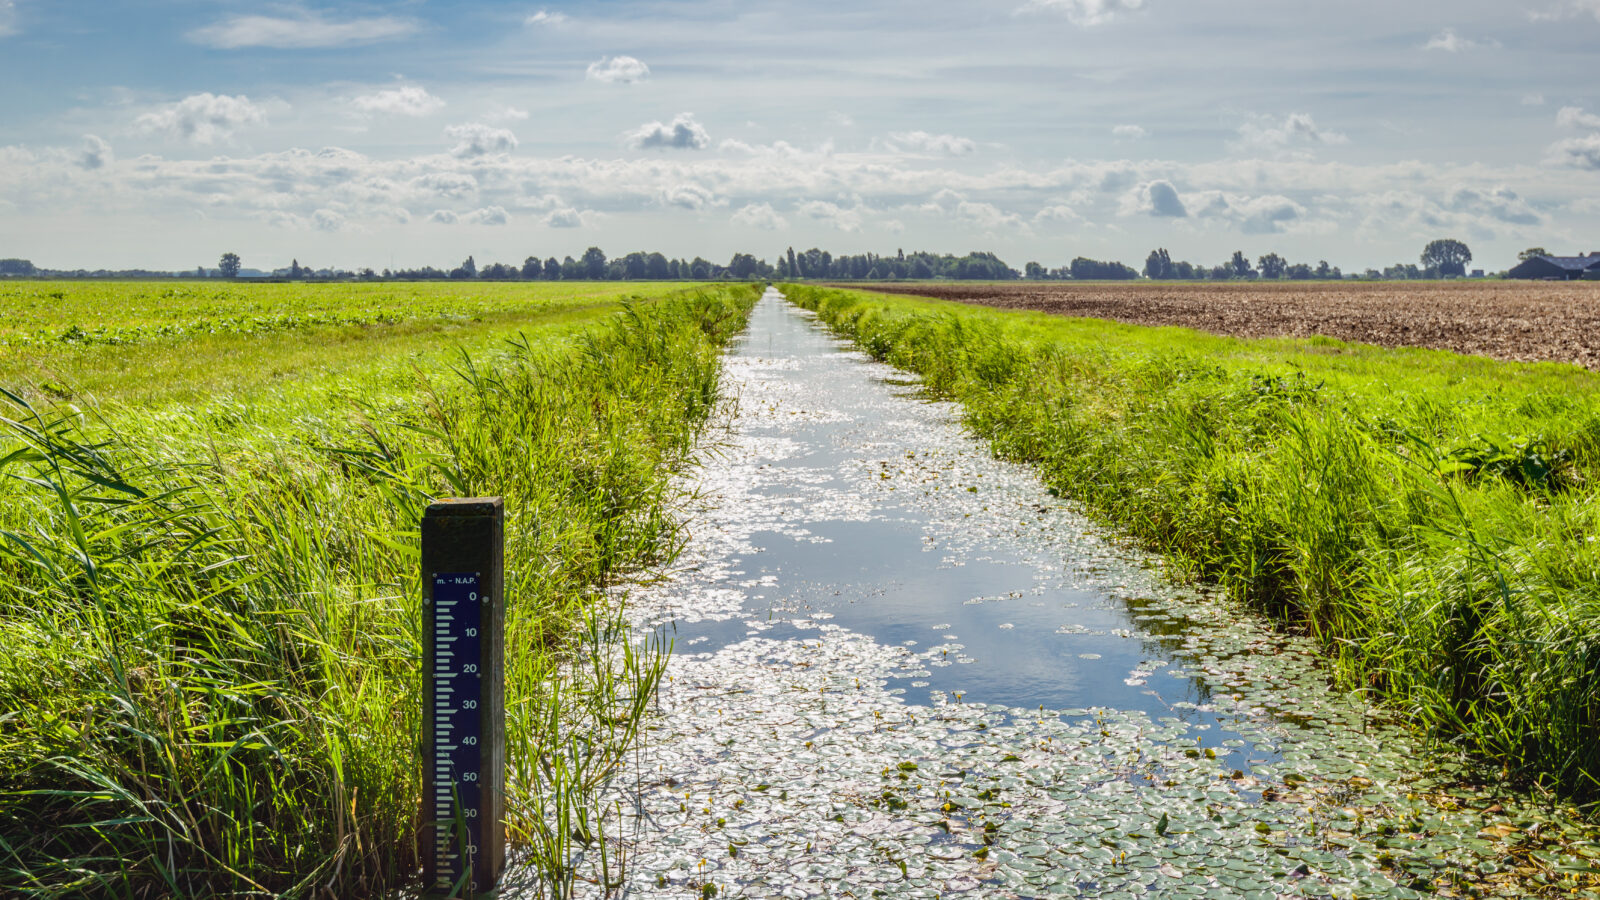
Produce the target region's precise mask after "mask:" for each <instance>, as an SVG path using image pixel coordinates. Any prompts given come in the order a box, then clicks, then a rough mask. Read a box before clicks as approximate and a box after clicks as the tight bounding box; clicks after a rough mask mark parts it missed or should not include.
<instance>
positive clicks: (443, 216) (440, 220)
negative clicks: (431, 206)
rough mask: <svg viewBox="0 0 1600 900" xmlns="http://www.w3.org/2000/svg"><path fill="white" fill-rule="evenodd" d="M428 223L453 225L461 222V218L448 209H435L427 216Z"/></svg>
mask: <svg viewBox="0 0 1600 900" xmlns="http://www.w3.org/2000/svg"><path fill="white" fill-rule="evenodd" d="M428 221H429V222H433V223H435V224H438V225H454V224H456V223H457V222H460V221H461V217H460V216H458V215H456V214H455V213H453V212H451V211H450V210H448V209H436V210H434V211H433V215H431V216H428Z"/></svg>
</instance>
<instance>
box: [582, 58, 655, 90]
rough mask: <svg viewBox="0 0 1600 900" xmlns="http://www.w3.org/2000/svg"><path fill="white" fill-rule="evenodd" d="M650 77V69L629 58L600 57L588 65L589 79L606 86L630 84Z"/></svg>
mask: <svg viewBox="0 0 1600 900" xmlns="http://www.w3.org/2000/svg"><path fill="white" fill-rule="evenodd" d="M649 77H650V67H649V66H647V65H645V64H644V63H642V62H640V61H639V60H637V59H634V58H633V57H631V56H602V57H600V58H599V59H598V60H596V61H594V62H592V63H590V64H589V79H590V80H591V81H603V82H605V83H606V84H632V83H634V82H636V81H645V80H647V79H648V78H649Z"/></svg>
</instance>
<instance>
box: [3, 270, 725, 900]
mask: <svg viewBox="0 0 1600 900" xmlns="http://www.w3.org/2000/svg"><path fill="white" fill-rule="evenodd" d="M755 296H756V292H755V291H754V290H752V289H751V288H749V287H745V286H741V287H730V288H722V289H716V290H711V291H700V292H693V293H688V294H683V295H679V296H676V297H674V298H669V299H662V300H658V301H653V302H636V303H633V304H631V305H629V306H627V307H626V308H625V309H623V310H622V311H621V312H619V313H617V314H614V315H611V316H608V317H605V318H603V319H602V320H600V321H599V322H598V324H594V325H592V326H586V327H582V328H578V329H575V330H567V331H562V332H560V333H559V334H557V335H555V336H554V337H548V336H540V335H537V334H535V335H534V336H533V337H531V338H521V339H519V340H517V341H516V342H515V343H514V344H513V345H511V346H508V347H505V348H503V349H501V350H499V351H496V352H493V353H489V354H478V355H475V356H468V355H466V354H465V353H463V354H462V355H461V356H460V357H459V358H458V359H457V361H456V362H455V364H454V365H453V366H452V367H450V368H448V369H445V368H427V369H418V370H417V371H415V372H414V373H413V375H412V376H411V383H410V387H409V389H407V390H398V391H396V392H395V393H393V394H390V395H386V396H384V397H382V398H379V399H372V398H367V399H365V400H363V399H353V398H352V399H347V400H345V401H343V402H342V404H341V407H340V408H332V409H326V408H324V409H312V408H306V409H302V410H299V414H298V416H297V417H295V419H294V420H293V424H292V426H290V425H285V424H283V423H279V426H278V427H277V428H275V429H274V430H271V431H267V432H265V433H250V431H249V428H250V426H249V419H248V417H246V419H245V422H244V424H240V423H238V422H227V421H226V420H225V419H224V424H221V425H219V419H218V410H214V409H203V408H202V409H195V410H192V411H184V410H182V409H181V408H180V409H177V410H166V411H164V412H163V413H162V414H161V415H160V416H154V415H152V416H149V417H143V418H141V417H140V416H138V415H135V414H132V413H129V412H128V411H125V410H124V411H120V412H119V413H118V414H117V415H115V416H108V417H99V416H97V415H96V413H95V412H94V411H93V410H82V409H78V408H76V407H72V406H67V405H54V406H46V405H42V404H40V403H39V402H38V401H36V400H29V399H26V398H24V397H23V396H22V395H20V394H17V393H12V392H7V393H5V394H4V398H3V402H0V482H3V483H0V895H4V896H19V897H79V896H91V897H152V896H285V897H310V896H339V897H345V896H360V895H370V894H374V893H379V892H382V891H386V890H390V889H394V888H397V887H402V886H404V885H406V884H408V883H410V882H411V881H412V879H414V877H415V876H416V873H417V866H418V859H417V857H416V853H415V832H416V827H417V821H416V817H417V811H418V808H419V797H420V796H421V787H422V786H421V783H420V761H419V748H418V746H417V742H418V737H417V735H418V731H417V727H418V725H417V719H418V716H419V715H420V701H419V699H418V698H419V696H420V694H419V689H420V672H419V667H420V643H419V640H420V638H419V627H418V626H419V596H420V590H421V588H420V586H419V584H418V581H417V578H418V572H417V568H418V565H419V547H418V524H419V521H420V517H421V514H422V511H423V509H424V508H425V506H426V504H427V503H428V501H429V500H430V498H433V497H437V496H448V495H482V494H499V495H503V496H504V497H505V498H506V508H507V528H506V540H507V547H506V554H505V558H506V565H507V572H506V576H507V596H508V613H507V636H506V647H507V653H506V660H507V673H506V677H507V690H506V697H507V705H508V710H507V728H508V753H507V756H508V759H510V760H512V761H513V762H512V768H511V772H510V773H509V792H510V796H509V798H508V799H509V803H508V808H509V810H510V812H509V823H508V824H509V827H510V833H511V836H512V842H513V844H514V845H515V846H516V847H518V848H521V850H522V856H523V857H524V858H526V859H527V860H528V861H529V862H530V864H531V865H532V866H533V867H534V871H535V873H536V875H537V876H538V880H539V882H540V885H541V886H542V888H543V890H544V892H545V893H548V894H550V895H564V894H566V893H568V892H570V890H571V886H572V883H573V879H574V877H575V871H576V870H575V866H574V862H575V860H576V859H577V858H578V856H579V855H580V854H582V853H589V854H590V855H591V858H592V855H593V854H594V853H596V852H598V853H600V854H601V855H602V856H604V855H606V847H605V839H606V838H605V835H604V833H603V830H602V829H601V828H600V827H599V824H598V823H599V819H598V810H597V809H596V808H595V803H596V802H597V800H596V798H597V796H598V792H599V789H600V787H601V786H602V785H603V783H604V781H605V779H606V778H607V777H608V776H609V775H610V774H611V773H612V771H613V770H614V769H615V768H616V766H617V765H618V764H619V762H620V759H621V754H622V753H623V752H624V751H625V749H626V747H627V745H628V744H629V742H630V740H631V738H632V737H633V733H634V729H636V728H637V727H638V723H639V721H640V717H641V715H642V713H643V710H644V705H645V704H646V703H647V702H648V699H649V696H650V694H651V692H652V690H653V684H654V680H655V679H656V678H657V677H658V676H659V674H660V661H661V660H660V653H661V648H659V647H655V648H641V649H636V648H633V647H631V646H629V645H628V644H627V641H626V638H625V636H624V635H623V634H622V633H621V631H620V630H619V629H620V626H619V624H618V622H617V620H616V618H615V617H614V616H611V615H609V614H608V613H607V612H605V611H604V609H603V604H601V603H598V602H597V598H598V594H597V592H598V591H599V590H601V589H602V588H604V586H605V585H606V584H607V583H608V582H609V581H611V580H613V579H615V578H616V577H617V576H618V575H619V574H621V573H626V572H628V571H630V570H634V569H637V568H639V567H642V566H646V565H649V564H652V563H655V562H658V561H661V560H663V559H665V558H668V557H670V556H671V555H672V554H673V553H675V552H676V550H677V548H678V542H679V535H678V523H677V521H676V520H675V519H674V518H673V517H672V514H671V509H670V507H671V504H672V501H673V500H674V499H675V498H674V495H673V493H672V488H671V487H670V485H669V476H670V475H671V473H672V472H673V471H674V470H675V469H676V468H678V467H680V466H682V465H684V464H686V460H687V459H688V450H689V449H690V447H691V445H692V442H693V439H694V436H695V434H696V430H697V428H698V427H699V425H700V424H701V423H702V422H703V421H704V419H705V417H706V415H707V414H708V413H709V411H710V409H711V408H712V406H713V404H714V403H715V402H716V386H717V372H718V367H719V353H720V348H721V346H722V345H723V344H724V343H725V342H726V341H727V340H729V339H730V338H731V336H732V335H733V334H734V333H736V332H737V331H738V330H739V329H740V328H741V327H742V326H743V322H744V320H745V318H746V315H747V313H748V311H749V308H750V306H751V304H752V303H753V302H754V300H755ZM612 855H613V856H614V855H615V854H614V853H613V854H612Z"/></svg>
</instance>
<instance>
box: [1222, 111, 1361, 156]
mask: <svg viewBox="0 0 1600 900" xmlns="http://www.w3.org/2000/svg"><path fill="white" fill-rule="evenodd" d="M1349 142H1350V139H1349V138H1347V137H1345V136H1344V135H1342V134H1340V133H1338V132H1336V131H1323V130H1322V129H1321V128H1319V127H1317V123H1316V120H1314V119H1313V118H1312V117H1311V116H1310V114H1308V113H1290V114H1289V115H1287V116H1285V117H1284V118H1283V119H1282V120H1281V121H1280V120H1278V119H1276V118H1274V117H1272V116H1256V117H1255V118H1254V119H1253V120H1252V121H1249V122H1246V123H1244V124H1243V125H1240V126H1239V141H1238V143H1237V144H1236V145H1235V147H1236V149H1241V150H1245V151H1249V152H1256V153H1263V152H1264V153H1282V152H1300V153H1304V152H1305V150H1304V148H1306V147H1308V146H1312V145H1319V144H1347V143H1349Z"/></svg>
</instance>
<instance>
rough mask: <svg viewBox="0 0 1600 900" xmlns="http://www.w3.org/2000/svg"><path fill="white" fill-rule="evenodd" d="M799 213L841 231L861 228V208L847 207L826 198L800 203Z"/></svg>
mask: <svg viewBox="0 0 1600 900" xmlns="http://www.w3.org/2000/svg"><path fill="white" fill-rule="evenodd" d="M799 213H800V214H801V215H803V216H806V217H807V218H811V219H816V220H817V221H819V222H826V223H828V224H829V225H832V226H833V227H835V228H837V229H839V230H840V231H860V230H861V210H860V208H859V207H857V208H856V209H846V208H844V207H842V206H840V205H839V204H837V203H829V202H828V201H826V200H810V201H807V202H805V203H802V204H800V207H799Z"/></svg>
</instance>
